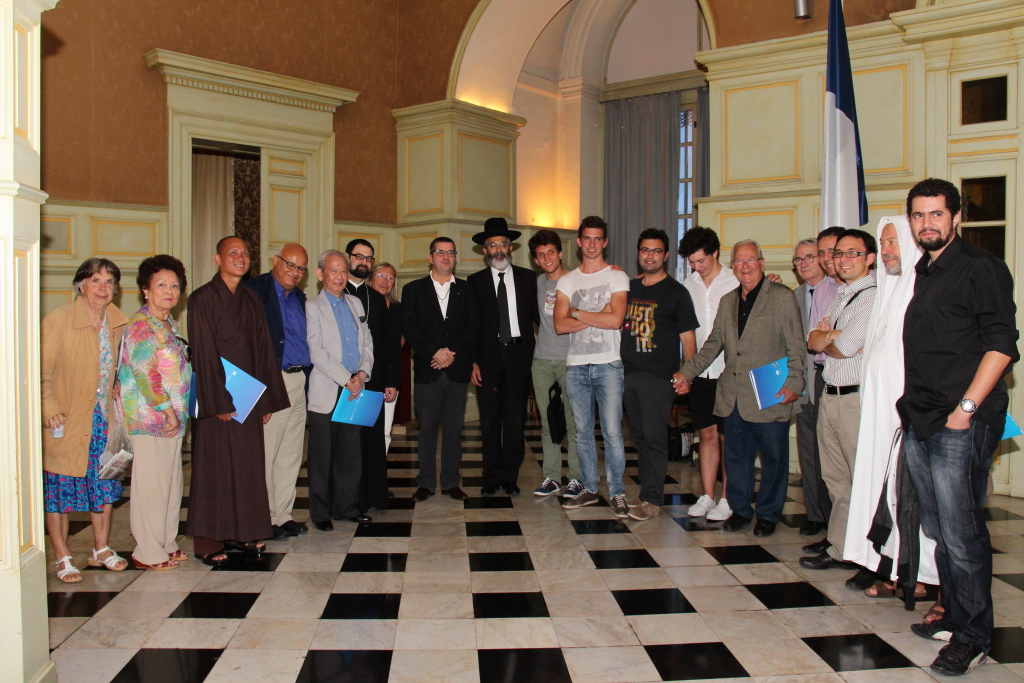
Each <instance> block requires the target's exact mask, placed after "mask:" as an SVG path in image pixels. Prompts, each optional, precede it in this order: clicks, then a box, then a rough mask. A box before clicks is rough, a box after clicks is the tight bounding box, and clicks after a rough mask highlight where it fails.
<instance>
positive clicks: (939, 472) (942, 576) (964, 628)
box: [903, 420, 999, 652]
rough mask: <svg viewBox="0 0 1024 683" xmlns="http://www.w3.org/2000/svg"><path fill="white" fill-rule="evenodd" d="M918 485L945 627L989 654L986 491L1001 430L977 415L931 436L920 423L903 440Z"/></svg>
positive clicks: (957, 640)
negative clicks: (921, 436)
mask: <svg viewBox="0 0 1024 683" xmlns="http://www.w3.org/2000/svg"><path fill="white" fill-rule="evenodd" d="M903 443H904V447H905V449H906V455H907V465H909V467H910V476H911V479H913V481H914V488H915V489H916V490H917V507H918V511H919V512H920V515H921V529H922V531H924V533H925V535H926V536H927V537H928V538H931V539H933V540H934V541H935V543H936V547H935V564H936V565H937V566H938V569H939V583H940V584H941V589H942V606H943V607H944V608H945V610H946V611H945V613H944V614H943V616H942V625H943V626H945V627H946V629H947V630H949V631H951V632H952V633H953V642H954V643H963V644H965V645H974V646H975V647H979V648H981V649H982V650H985V651H986V652H988V649H989V647H990V646H991V644H992V544H991V542H990V540H989V535H988V527H986V526H985V494H986V493H987V492H988V471H989V468H990V467H992V454H993V453H994V452H995V450H996V446H997V445H998V444H999V434H997V433H996V431H995V430H994V429H992V427H990V426H988V425H987V424H985V423H983V422H978V421H977V420H971V426H970V428H969V429H949V428H948V427H943V428H942V429H940V430H939V431H938V432H936V433H935V434H933V435H931V436H930V437H928V438H927V439H925V440H924V441H918V440H917V435H915V434H914V428H913V427H910V428H909V429H907V433H906V435H905V437H904V439H903Z"/></svg>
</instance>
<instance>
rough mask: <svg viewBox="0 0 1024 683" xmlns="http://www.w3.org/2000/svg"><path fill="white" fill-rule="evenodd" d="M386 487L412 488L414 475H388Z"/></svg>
mask: <svg viewBox="0 0 1024 683" xmlns="http://www.w3.org/2000/svg"><path fill="white" fill-rule="evenodd" d="M388 488H391V489H414V488H418V487H417V486H416V477H388Z"/></svg>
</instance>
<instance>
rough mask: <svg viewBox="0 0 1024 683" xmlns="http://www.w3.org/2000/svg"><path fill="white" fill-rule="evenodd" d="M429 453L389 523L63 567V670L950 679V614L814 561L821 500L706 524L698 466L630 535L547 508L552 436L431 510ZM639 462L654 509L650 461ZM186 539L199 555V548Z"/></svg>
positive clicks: (591, 680)
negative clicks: (241, 546)
mask: <svg viewBox="0 0 1024 683" xmlns="http://www.w3.org/2000/svg"><path fill="white" fill-rule="evenodd" d="M479 433H480V432H479V426H476V425H468V426H467V427H466V428H465V431H464V434H463V436H464V440H463V446H464V448H463V452H464V454H465V457H464V466H463V475H464V478H463V488H464V489H465V490H466V491H467V493H469V494H470V496H477V495H479V489H478V487H479V486H480V485H482V483H483V481H482V479H481V478H480V466H481V463H480V457H481V456H480V452H481V448H480V441H479ZM415 446H416V435H415V434H411V435H409V436H407V437H398V438H396V439H395V441H394V443H393V444H392V448H391V453H390V455H389V464H388V467H389V475H390V477H391V479H390V485H391V489H392V491H394V493H395V494H396V498H395V500H394V501H393V502H394V506H393V508H392V509H389V510H385V511H380V510H375V511H371V512H370V514H371V515H372V516H373V518H374V519H373V522H372V523H370V524H366V525H362V526H359V527H356V526H355V525H351V524H348V523H346V522H337V523H336V526H335V530H334V531H333V532H329V533H323V532H319V531H316V530H315V529H312V528H311V529H310V531H309V533H307V534H304V535H302V536H299V537H297V538H293V539H288V540H285V541H279V542H268V544H267V546H268V547H267V552H266V553H264V554H262V555H261V556H259V557H249V556H244V555H241V554H232V556H231V563H230V564H229V565H228V566H225V567H220V568H217V569H211V568H210V567H206V566H204V565H203V564H202V563H200V562H197V561H195V560H190V561H188V562H186V563H183V565H182V567H181V568H179V569H178V570H174V571H169V572H166V571H165V572H154V571H147V572H139V571H134V570H126V571H124V572H111V571H107V570H91V569H90V570H86V571H83V574H84V577H85V578H84V580H83V581H82V582H81V583H79V584H74V585H67V584H63V583H61V582H59V581H57V579H56V578H55V575H54V572H53V569H52V561H53V560H52V558H51V565H50V566H51V569H50V575H49V590H50V593H49V596H48V598H49V600H48V604H49V616H50V641H51V648H53V649H52V652H51V655H50V656H51V658H52V659H53V661H54V662H55V663H56V665H57V670H58V676H59V678H60V680H61V681H75V682H76V683H107V682H108V681H116V682H118V683H129V682H141V683H151V682H159V683H178V682H182V683H183V682H186V681H187V682H189V683H200V682H203V681H205V682H207V683H222V682H227V681H239V682H241V681H246V682H249V681H263V682H271V681H272V682H274V683H277V682H280V683H293V682H295V681H299V682H302V683H321V682H328V681H330V682H332V683H333V682H342V683H349V682H352V683H355V682H360V683H362V682H367V683H386V682H390V683H406V682H410V683H413V682H415V683H420V682H432V681H453V682H460V683H462V682H465V683H477V682H478V681H479V683H499V682H500V683H518V682H520V681H523V682H527V681H531V682H532V681H538V682H542V681H550V682H552V683H569V682H570V681H572V682H574V683H629V682H644V681H677V680H698V679H701V680H708V679H712V680H719V681H721V680H735V681H741V680H743V681H747V680H754V681H776V682H779V683H781V682H782V681H801V682H804V683H825V682H829V681H850V682H854V681H856V682H858V683H866V682H869V681H886V682H889V681H899V682H900V683H914V682H917V681H932V680H934V679H933V675H932V674H931V673H930V670H929V669H928V668H927V666H928V664H930V663H931V661H932V659H934V657H935V654H936V652H937V651H938V649H939V645H940V643H932V642H929V641H925V640H922V639H920V638H917V637H916V636H914V635H913V634H912V633H911V632H910V625H911V624H913V623H915V622H917V621H919V620H920V619H921V616H922V615H921V612H923V611H924V609H926V608H927V607H928V606H929V605H930V604H931V603H930V602H926V603H924V604H922V605H919V612H918V613H916V614H915V613H908V612H906V611H905V610H904V609H903V607H902V604H901V603H900V602H898V601H896V600H878V599H871V598H868V597H866V596H865V595H864V594H863V593H860V592H854V591H850V590H847V589H846V588H845V586H844V581H845V580H846V579H847V578H848V577H849V576H850V574H851V572H850V571H839V570H828V571H817V572H815V571H809V570H805V569H803V568H802V567H800V566H799V564H797V560H798V559H799V558H800V556H801V555H802V553H801V550H800V547H801V546H802V545H804V544H805V543H808V542H811V541H814V540H817V539H818V538H820V537H813V538H811V539H807V538H804V537H801V536H800V535H799V534H798V533H797V531H796V529H798V528H799V527H800V525H801V524H802V523H803V522H804V515H803V511H804V508H803V505H802V504H801V503H800V501H801V500H802V496H801V489H800V488H799V486H790V488H789V492H788V496H789V497H788V502H787V503H786V508H785V512H786V515H785V517H784V519H783V523H782V524H780V525H779V527H778V530H777V532H776V533H775V535H774V536H771V537H769V538H766V539H760V538H756V537H755V536H754V535H753V534H752V533H751V532H750V531H749V530H747V531H745V532H738V533H726V532H723V531H721V529H720V527H721V523H718V524H708V523H706V522H704V521H703V520H702V519H700V520H691V519H689V518H687V516H686V510H687V507H688V505H690V504H692V503H693V502H694V501H695V500H696V496H695V495H694V492H699V477H698V471H697V469H696V468H693V467H691V466H690V463H689V461H688V460H686V461H682V462H673V463H669V475H668V478H667V479H666V492H667V494H668V495H667V500H666V504H665V507H664V508H663V510H662V514H661V515H660V516H659V517H656V518H654V519H652V520H649V521H646V522H635V521H633V520H626V521H620V520H618V519H616V518H615V517H614V516H613V515H612V514H611V512H610V509H609V507H608V505H607V502H606V501H605V500H602V503H601V505H600V506H594V507H588V508H584V509H582V510H577V511H572V512H568V513H567V512H565V511H563V510H562V509H561V508H560V506H559V503H558V501H557V500H555V499H553V498H549V499H538V498H535V497H534V496H532V495H530V493H531V491H532V489H533V488H534V487H535V486H536V485H537V484H539V483H540V480H541V479H542V475H541V470H540V466H539V460H540V458H541V457H542V451H541V444H540V436H539V429H538V428H537V426H536V425H530V426H529V428H528V432H527V446H528V447H529V449H531V451H532V453H533V455H532V456H530V455H528V456H527V458H526V460H525V462H524V465H523V468H522V471H521V474H520V478H519V485H520V487H522V489H523V494H522V495H521V496H518V497H516V498H509V497H506V496H504V495H501V496H496V497H493V498H479V497H471V498H470V499H469V500H467V501H465V502H456V501H453V500H451V499H449V498H446V497H443V496H441V495H437V496H434V497H432V498H430V499H429V500H427V501H425V502H423V503H417V504H414V503H413V501H412V500H411V499H410V498H409V495H410V494H411V493H412V491H413V490H414V488H415V481H414V479H413V477H414V476H415V474H416V455H415V452H416V449H415ZM628 446H632V443H631V442H629V443H628ZM563 450H564V449H563ZM626 457H627V458H633V459H632V460H629V461H628V462H627V467H628V468H627V470H626V473H627V486H628V491H627V492H628V493H629V494H630V495H634V494H635V493H636V491H637V490H638V488H639V487H638V486H637V484H636V481H635V475H636V461H635V458H636V450H635V448H627V456H626ZM186 458H187V455H186ZM187 468H188V466H187V465H186V479H185V480H186V482H187V481H188V471H187ZM305 476H306V473H305V470H303V472H302V473H301V479H300V480H299V491H298V496H299V498H298V500H297V504H296V515H295V516H296V518H297V519H301V520H304V519H306V517H307V509H306V508H307V507H308V504H307V501H306V497H305V496H306V495H307V490H306V488H305V486H306V479H305ZM794 483H797V484H798V483H799V482H794ZM186 493H187V492H186ZM128 495H130V489H129V493H128ZM123 500H124V501H125V503H123V504H121V505H120V506H119V509H118V510H117V511H116V512H115V522H114V529H113V533H112V538H111V545H112V547H114V548H115V549H117V550H118V551H119V552H120V553H121V555H123V556H125V557H127V556H128V555H129V553H130V551H131V550H132V548H133V547H134V542H133V541H132V539H131V535H130V532H129V529H128V514H127V511H128V506H129V505H130V502H127V501H129V498H128V497H127V495H126V498H125V499H123ZM185 505H187V502H186V503H183V507H184V506H185ZM989 506H990V507H989V509H988V515H989V519H990V522H989V528H990V529H991V532H992V542H993V546H994V548H995V549H996V551H997V554H996V555H995V557H994V561H995V562H994V566H995V574H996V579H995V580H993V587H992V591H993V596H994V598H995V611H996V627H997V628H996V637H995V643H994V647H993V650H992V654H991V657H990V663H989V664H986V665H985V666H983V667H981V668H979V669H978V670H976V671H975V672H973V673H972V674H971V675H970V677H969V678H968V680H970V681H973V682H979V681H998V682H1003V681H1021V680H1024V628H1022V627H1024V537H1022V535H1024V500H1020V499H1012V498H1006V497H1001V496H993V497H991V498H990V500H989ZM184 518H185V510H184V509H183V511H182V519H184ZM73 519H74V521H73V526H72V531H73V533H74V535H73V537H72V539H71V541H72V543H71V545H72V549H73V550H74V551H75V560H76V563H77V564H78V566H79V567H82V568H84V567H85V557H86V552H87V550H88V549H89V548H91V546H92V530H91V529H90V528H89V526H88V516H87V515H75V516H74V517H73ZM180 543H181V545H182V547H183V548H185V549H186V550H188V551H191V543H190V541H189V539H187V538H183V539H181V540H180ZM50 554H51V555H52V550H51V551H50Z"/></svg>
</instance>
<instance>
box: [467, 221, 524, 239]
mask: <svg viewBox="0 0 1024 683" xmlns="http://www.w3.org/2000/svg"><path fill="white" fill-rule="evenodd" d="M522 234H523V233H521V232H519V231H518V230H509V229H508V222H507V221H506V220H505V219H504V218H502V217H501V216H495V217H494V218H488V219H487V221H486V222H485V223H484V231H483V232H478V233H477V234H475V235H473V241H474V242H476V243H477V244H483V243H484V242H486V241H487V240H488V239H489V238H491V237H507V238H508V241H509V242H515V241H516V240H517V239H519V236H520V235H522Z"/></svg>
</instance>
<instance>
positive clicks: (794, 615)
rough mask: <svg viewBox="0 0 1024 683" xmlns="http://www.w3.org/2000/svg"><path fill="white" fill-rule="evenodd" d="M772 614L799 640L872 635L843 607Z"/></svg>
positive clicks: (788, 610) (815, 608) (776, 611)
mask: <svg viewBox="0 0 1024 683" xmlns="http://www.w3.org/2000/svg"><path fill="white" fill-rule="evenodd" d="M772 612H773V613H774V614H775V616H777V617H778V618H779V619H781V620H782V623H784V624H785V625H786V626H788V627H789V630H790V631H792V632H793V633H795V634H796V636H797V637H798V638H810V637H813V636H844V635H850V634H855V633H870V631H869V630H868V628H867V627H866V626H864V624H862V623H860V622H859V621H857V620H856V619H854V618H853V617H852V616H851V615H850V614H849V613H848V612H846V611H844V610H843V608H842V607H800V608H794V609H777V610H772Z"/></svg>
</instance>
